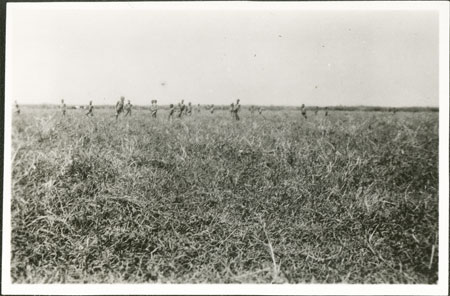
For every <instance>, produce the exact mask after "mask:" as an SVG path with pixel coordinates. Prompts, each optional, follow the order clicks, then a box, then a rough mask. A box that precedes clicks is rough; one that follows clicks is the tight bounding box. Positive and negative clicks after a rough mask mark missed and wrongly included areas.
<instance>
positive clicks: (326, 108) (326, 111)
mask: <svg viewBox="0 0 450 296" xmlns="http://www.w3.org/2000/svg"><path fill="white" fill-rule="evenodd" d="M325 116H328V107H325Z"/></svg>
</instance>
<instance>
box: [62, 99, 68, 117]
mask: <svg viewBox="0 0 450 296" xmlns="http://www.w3.org/2000/svg"><path fill="white" fill-rule="evenodd" d="M66 110H67V106H66V103H64V100H61V111H62V115H63V116H66Z"/></svg>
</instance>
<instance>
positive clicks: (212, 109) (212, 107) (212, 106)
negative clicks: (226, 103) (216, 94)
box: [209, 104, 214, 114]
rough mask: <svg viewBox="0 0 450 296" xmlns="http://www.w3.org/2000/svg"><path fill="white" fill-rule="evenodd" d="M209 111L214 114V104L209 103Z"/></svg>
mask: <svg viewBox="0 0 450 296" xmlns="http://www.w3.org/2000/svg"><path fill="white" fill-rule="evenodd" d="M209 111H210V112H211V114H214V104H212V105H211V108H210V110H209Z"/></svg>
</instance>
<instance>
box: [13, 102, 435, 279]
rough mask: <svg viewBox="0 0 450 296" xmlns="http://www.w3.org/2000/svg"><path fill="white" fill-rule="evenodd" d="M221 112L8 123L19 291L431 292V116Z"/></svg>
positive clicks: (100, 114)
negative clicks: (155, 287)
mask: <svg viewBox="0 0 450 296" xmlns="http://www.w3.org/2000/svg"><path fill="white" fill-rule="evenodd" d="M162 113H163V112H162ZM228 113H229V112H226V111H223V112H218V113H217V114H215V115H216V116H212V115H211V114H209V113H206V112H202V113H200V114H197V113H195V114H194V115H193V116H192V117H188V118H184V119H183V120H175V121H174V122H172V123H168V122H167V121H166V118H165V115H166V114H160V117H159V118H158V119H157V120H154V119H153V120H152V118H150V114H148V112H146V111H137V112H136V113H135V114H133V117H131V118H120V120H119V121H117V122H116V121H115V120H114V118H113V114H112V113H111V111H110V110H97V111H96V114H95V116H94V117H93V118H87V117H86V116H84V115H83V113H81V111H71V112H69V116H67V118H65V119H63V118H61V116H59V114H56V115H55V111H54V110H51V109H35V110H32V109H25V110H24V112H23V114H21V115H20V116H16V117H14V120H13V139H12V145H13V156H12V157H13V167H12V183H13V187H12V188H13V192H12V209H11V211H12V270H11V275H12V278H13V280H14V282H17V283H42V282H45V283H47V282H48V283H78V282H93V283H94V282H95V283H97V282H105V283H109V282H115V283H117V282H127V283H128V282H130V283H131V282H136V283H141V282H160V283H169V282H170V283H270V282H274V283H304V282H307V283H309V282H317V283H342V282H346V283H436V281H437V262H438V253H439V252H438V249H437V244H438V237H437V234H438V129H437V125H438V114H437V113H426V112H423V113H403V112H400V113H397V114H395V115H394V114H392V113H384V112H374V113H370V112H332V113H331V114H330V116H328V117H324V116H323V115H322V114H320V115H318V116H314V115H311V116H310V117H309V118H308V120H307V121H305V120H303V119H301V116H300V114H299V113H298V112H296V111H273V112H272V111H269V112H266V113H265V114H264V117H262V116H257V115H255V116H253V117H252V116H250V114H248V113H245V112H244V114H243V115H242V120H241V121H240V122H233V121H232V120H231V118H230V116H229V114H228ZM163 116H164V118H163Z"/></svg>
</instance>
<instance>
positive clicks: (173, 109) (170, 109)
mask: <svg viewBox="0 0 450 296" xmlns="http://www.w3.org/2000/svg"><path fill="white" fill-rule="evenodd" d="M174 113H175V107H174V106H173V104H170V106H169V117H168V120H169V121H172V118H173V114H174ZM152 116H153V113H152ZM155 116H156V115H155Z"/></svg>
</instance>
